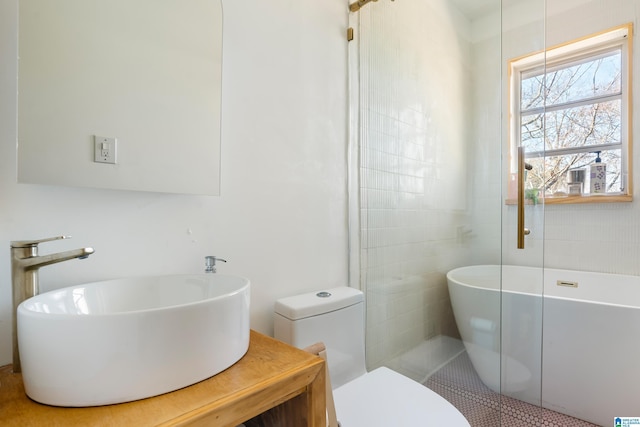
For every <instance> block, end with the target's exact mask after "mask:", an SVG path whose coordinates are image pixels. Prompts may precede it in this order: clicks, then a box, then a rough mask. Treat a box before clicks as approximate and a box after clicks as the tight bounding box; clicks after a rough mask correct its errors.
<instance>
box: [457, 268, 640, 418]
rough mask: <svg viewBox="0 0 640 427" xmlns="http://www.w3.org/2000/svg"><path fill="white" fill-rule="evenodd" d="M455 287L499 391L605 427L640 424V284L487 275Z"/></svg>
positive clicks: (547, 272)
mask: <svg viewBox="0 0 640 427" xmlns="http://www.w3.org/2000/svg"><path fill="white" fill-rule="evenodd" d="M447 281H448V284H449V293H450V295H451V303H452V305H453V311H454V315H455V318H456V323H457V325H458V329H459V330H460V335H461V336H462V339H463V341H464V345H465V348H466V350H467V353H468V354H469V358H470V359H471V362H472V363H473V366H474V368H475V369H476V371H477V372H478V375H479V376H480V378H481V379H482V381H483V382H484V383H485V384H486V385H487V386H488V387H490V388H491V389H492V390H494V391H496V392H501V393H503V394H505V395H508V396H511V397H514V398H517V399H520V400H524V401H526V402H529V403H532V404H536V405H540V404H541V405H542V406H543V407H545V408H548V409H552V410H554V411H558V412H562V413H564V414H567V415H571V416H574V417H577V418H580V419H583V420H586V421H590V422H592V423H595V424H599V425H604V426H606V425H613V419H614V417H629V416H633V417H635V416H640V277H637V276H623V275H616V274H603V273H588V272H580V271H570V270H556V269H546V268H545V269H542V268H534V267H518V266H511V265H504V266H499V265H478V266H470V267H461V268H457V269H455V270H451V271H450V272H449V273H448V274H447ZM501 290H502V292H501ZM625 414H627V415H625Z"/></svg>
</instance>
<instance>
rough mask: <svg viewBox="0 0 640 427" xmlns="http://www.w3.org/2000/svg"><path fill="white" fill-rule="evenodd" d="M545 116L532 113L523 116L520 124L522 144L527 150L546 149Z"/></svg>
mask: <svg viewBox="0 0 640 427" xmlns="http://www.w3.org/2000/svg"><path fill="white" fill-rule="evenodd" d="M543 118H544V116H543V115H542V114H532V115H529V116H524V117H522V122H521V126H520V138H521V141H520V144H521V145H522V146H523V147H524V148H525V149H526V150H525V151H526V152H531V151H542V150H544V122H543Z"/></svg>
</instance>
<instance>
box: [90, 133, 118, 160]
mask: <svg viewBox="0 0 640 427" xmlns="http://www.w3.org/2000/svg"><path fill="white" fill-rule="evenodd" d="M93 146H94V159H93V161H94V162H96V163H111V164H115V163H116V161H117V156H116V154H117V148H118V140H117V139H116V138H113V137H107V136H98V135H94V137H93Z"/></svg>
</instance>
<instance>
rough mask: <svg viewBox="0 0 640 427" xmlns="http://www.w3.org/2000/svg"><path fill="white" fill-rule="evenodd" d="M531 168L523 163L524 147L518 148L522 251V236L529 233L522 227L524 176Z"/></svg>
mask: <svg viewBox="0 0 640 427" xmlns="http://www.w3.org/2000/svg"><path fill="white" fill-rule="evenodd" d="M525 169H526V170H531V169H533V167H532V166H531V165H529V164H527V163H525V162H524V147H518V246H517V247H518V249H524V236H525V235H528V234H529V233H530V231H529V229H527V228H525V226H524V174H525V172H524V171H525Z"/></svg>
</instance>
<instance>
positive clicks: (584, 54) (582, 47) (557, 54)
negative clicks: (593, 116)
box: [507, 23, 633, 203]
mask: <svg viewBox="0 0 640 427" xmlns="http://www.w3.org/2000/svg"><path fill="white" fill-rule="evenodd" d="M632 34H633V24H631V23H629V24H625V25H621V26H619V27H615V28H612V29H610V30H607V31H604V32H601V33H597V34H594V35H590V36H586V37H584V38H581V39H578V40H575V41H571V42H568V43H564V44H562V45H559V46H556V47H553V48H550V49H547V50H545V51H542V52H537V53H534V54H531V55H526V56H523V57H520V58H516V59H513V60H511V61H509V68H508V71H509V113H510V123H509V128H510V131H509V153H510V165H509V170H510V171H509V172H510V173H511V174H512V173H516V172H517V149H518V147H519V146H520V144H521V118H522V113H521V110H520V105H521V100H520V90H521V81H522V79H523V78H526V77H527V76H531V75H532V74H536V73H537V74H540V72H550V71H553V69H554V68H563V66H565V65H566V66H570V64H571V65H572V63H575V62H577V61H580V60H585V61H586V60H589V59H594V58H597V56H598V55H603V54H606V53H607V52H610V51H612V50H614V49H619V50H620V51H621V61H622V63H621V91H622V93H621V94H620V95H608V96H602V97H595V98H593V99H592V100H591V102H584V101H577V102H575V103H574V102H570V103H567V104H564V108H567V106H573V105H575V106H577V105H581V103H582V105H584V104H586V103H595V102H598V101H600V102H602V101H603V100H607V99H609V98H610V99H617V98H620V99H621V141H620V143H619V144H606V148H609V149H611V148H615V149H618V148H620V149H621V174H622V176H621V180H622V188H623V189H624V191H623V192H622V193H607V194H605V195H598V196H597V197H580V196H578V197H570V198H568V199H569V200H567V198H562V199H561V198H557V199H556V198H550V197H548V196H547V197H546V198H545V199H544V201H545V203H554V202H555V203H592V202H618V201H631V195H632V194H633V192H632V185H633V179H632V162H631V142H632V132H631V120H632V117H631V114H632V111H631V105H632V103H631V96H632V91H631V83H632V82H631V75H632V72H631V58H632V37H631V36H632ZM549 108H553V109H557V108H559V106H557V105H555V106H552V107H549ZM539 109H540V112H544V111H548V110H547V107H546V106H544V105H543V106H542V107H539ZM536 111H537V109H536ZM529 112H531V110H529ZM614 145H616V147H613V146H614ZM600 147H602V148H604V147H603V146H595V145H592V146H588V147H585V148H577V149H572V148H569V149H561V150H546V151H543V152H532V153H527V157H528V158H531V157H538V158H539V157H545V156H558V155H566V154H571V153H572V152H592V151H595V150H596V149H598V148H600ZM509 196H512V195H509ZM541 196H542V195H541ZM507 202H508V203H509V200H508V201H507Z"/></svg>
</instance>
